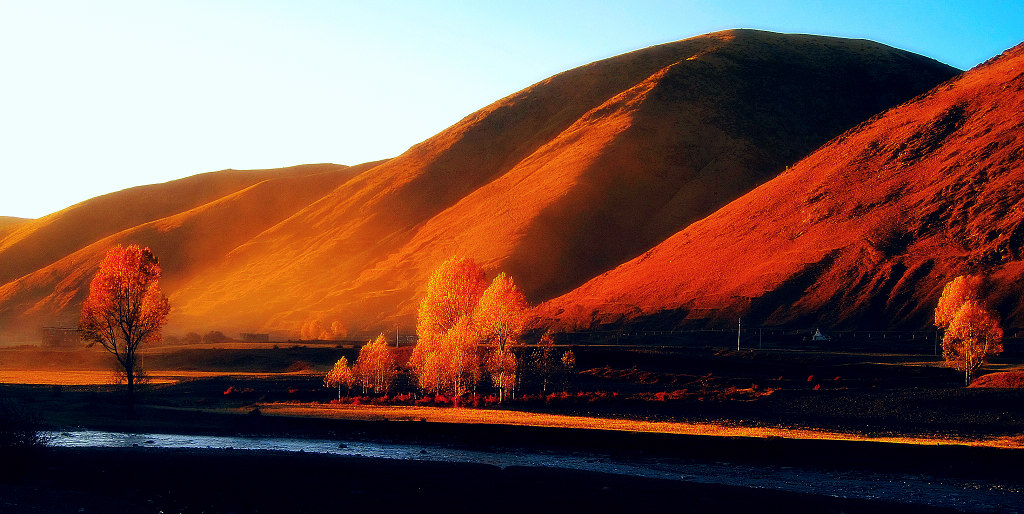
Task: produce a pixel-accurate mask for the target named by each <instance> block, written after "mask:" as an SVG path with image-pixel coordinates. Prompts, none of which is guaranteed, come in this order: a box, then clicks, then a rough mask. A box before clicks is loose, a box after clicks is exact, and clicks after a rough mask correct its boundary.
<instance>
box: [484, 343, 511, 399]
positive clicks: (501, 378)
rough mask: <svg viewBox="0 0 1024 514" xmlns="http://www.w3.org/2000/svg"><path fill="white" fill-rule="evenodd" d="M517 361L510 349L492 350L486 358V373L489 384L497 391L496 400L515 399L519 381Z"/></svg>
mask: <svg viewBox="0 0 1024 514" xmlns="http://www.w3.org/2000/svg"><path fill="white" fill-rule="evenodd" d="M518 371H519V360H518V359H517V358H516V355H515V354H514V353H513V352H512V350H511V348H497V347H496V348H494V349H493V350H491V353H490V354H489V355H488V356H487V372H488V373H489V374H490V376H491V382H492V383H493V384H494V387H495V388H497V389H498V400H499V401H505V398H512V397H515V390H516V383H517V382H518V381H519V374H518Z"/></svg>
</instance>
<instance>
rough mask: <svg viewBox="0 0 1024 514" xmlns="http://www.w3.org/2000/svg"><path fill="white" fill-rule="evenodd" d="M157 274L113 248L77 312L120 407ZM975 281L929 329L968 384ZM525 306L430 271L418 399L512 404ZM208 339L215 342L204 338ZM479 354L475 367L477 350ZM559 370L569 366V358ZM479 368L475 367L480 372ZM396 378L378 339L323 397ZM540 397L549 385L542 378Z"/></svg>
mask: <svg viewBox="0 0 1024 514" xmlns="http://www.w3.org/2000/svg"><path fill="white" fill-rule="evenodd" d="M160 275H161V268H160V265H159V262H158V261H157V258H156V256H154V255H153V253H152V251H150V249H149V248H141V247H139V246H137V245H130V246H127V247H124V246H120V245H118V246H115V247H114V248H111V249H110V250H109V251H108V252H107V254H106V255H105V256H104V258H103V260H102V261H101V262H100V266H99V270H98V271H97V272H96V275H95V276H94V277H93V279H92V281H91V282H90V284H89V295H88V297H87V298H86V300H85V302H84V303H83V304H82V311H81V316H80V319H79V328H80V330H81V332H82V335H83V338H84V339H85V340H87V341H92V342H93V343H99V344H100V345H101V346H102V347H103V348H104V349H106V350H107V351H108V352H110V354H111V355H113V356H114V358H115V359H116V360H117V362H118V364H119V365H120V367H121V368H122V369H124V371H125V378H126V381H127V385H128V388H127V389H128V401H129V405H131V404H132V402H133V398H134V389H135V378H136V374H137V372H138V371H139V363H138V361H137V357H136V354H137V350H138V348H139V347H140V346H141V345H142V344H144V343H154V342H157V341H159V340H160V332H161V328H162V327H163V325H164V323H165V322H166V320H167V315H168V313H169V312H170V310H171V307H170V304H169V302H168V301H167V297H166V296H165V295H164V294H163V292H162V291H161V289H160V286H159V278H160ZM982 284H983V280H982V278H981V277H976V276H960V277H956V278H955V279H953V280H952V281H950V282H949V283H948V284H946V286H945V287H944V288H943V291H942V296H941V298H940V299H939V303H938V306H937V307H936V309H935V325H936V326H937V327H939V328H940V329H943V330H945V335H944V337H943V341H942V346H943V356H944V358H945V361H946V364H947V365H948V366H949V367H951V368H954V369H957V370H959V371H961V372H963V373H964V382H965V384H970V382H971V379H972V378H973V377H974V376H976V374H977V372H978V370H979V369H980V368H981V366H982V365H983V364H984V362H985V360H986V359H987V358H988V357H989V356H991V355H995V354H998V353H1001V352H1002V350H1003V348H1002V337H1003V331H1002V329H1001V328H1000V327H999V319H998V317H997V315H996V314H995V313H994V312H993V311H992V310H991V309H989V308H988V307H987V306H986V305H985V304H984V302H983V301H982V296H981V289H982ZM527 312H528V305H527V302H526V298H525V296H524V295H523V293H522V291H521V290H520V289H519V288H518V287H516V285H515V283H514V281H513V280H512V278H511V277H509V276H508V275H506V274H504V273H501V274H499V275H498V276H497V277H495V278H494V280H493V281H492V282H491V283H490V285H488V284H487V282H486V280H485V278H484V273H483V270H482V269H481V268H480V267H479V266H478V265H477V264H476V263H475V262H473V260H471V259H463V258H456V259H450V260H448V261H445V262H444V263H443V264H441V266H440V267H438V268H437V269H436V270H435V271H434V273H433V274H431V277H430V280H429V282H428V284H427V291H426V295H425V296H424V298H423V300H422V302H421V303H420V306H419V311H418V313H417V320H416V332H417V335H418V336H419V343H418V344H417V345H416V347H415V348H414V349H413V352H412V356H411V358H410V361H409V366H410V368H411V369H412V371H413V373H414V374H415V377H416V380H417V383H418V385H419V387H420V389H422V390H423V391H426V392H435V393H444V394H450V395H455V396H461V395H463V394H466V393H468V392H471V391H475V390H476V387H477V384H478V383H479V382H480V379H481V376H482V371H485V372H486V373H487V374H488V375H489V376H490V379H491V382H492V383H493V384H494V386H495V388H496V389H497V390H498V391H499V394H500V397H501V399H504V398H505V397H506V396H511V395H514V394H515V389H516V387H517V384H518V383H519V375H520V365H521V363H520V362H519V358H518V357H517V356H516V352H515V351H514V348H515V347H517V346H519V345H520V337H521V336H522V333H523V328H524V325H525V322H526V316H527ZM313 321H314V322H313V323H310V324H307V325H308V326H307V327H304V329H306V330H305V332H306V335H307V336H312V334H313V332H320V334H318V336H323V335H325V334H327V333H328V332H331V333H332V334H337V333H340V332H342V331H343V330H344V327H342V326H340V324H338V326H337V327H335V326H333V325H332V327H331V329H330V331H328V330H327V329H326V328H325V327H324V326H323V322H322V321H321V320H318V319H317V320H313ZM211 335H218V334H213V333H211ZM483 347H486V348H487V349H488V351H486V352H485V355H484V357H483V362H481V351H480V350H481V348H483ZM536 355H537V357H536V358H535V359H534V360H535V362H534V364H535V366H536V369H537V370H538V371H539V373H540V374H541V376H542V377H548V376H551V375H552V373H550V371H551V369H552V367H553V366H555V358H554V345H553V343H552V341H551V339H550V337H549V336H546V337H545V339H543V340H542V342H541V344H540V345H539V346H538V352H537V353H536ZM560 361H561V362H560V364H561V366H562V367H563V368H564V367H567V366H572V365H574V362H573V361H574V357H573V356H572V353H571V352H566V353H565V354H563V355H562V357H561V359H560ZM481 364H483V366H481ZM396 372H397V365H396V362H395V356H394V353H393V352H392V350H391V348H390V347H389V346H388V345H387V342H386V340H385V339H384V336H383V334H382V335H381V336H379V337H378V338H377V339H376V340H375V341H372V342H370V343H368V344H367V345H365V346H364V347H363V348H362V349H361V350H360V353H359V357H358V359H357V360H356V363H355V365H354V366H352V367H349V365H348V362H347V360H345V359H342V360H341V361H339V362H338V364H337V365H336V366H335V369H332V370H331V372H330V373H329V374H328V376H327V378H326V379H325V383H326V384H328V385H329V386H330V387H338V388H339V394H340V387H341V385H346V386H349V387H351V385H352V384H353V383H355V382H356V381H358V382H359V383H360V384H361V385H362V387H363V388H364V389H372V390H374V391H376V392H385V391H387V390H388V389H389V388H390V385H391V382H392V380H393V379H394V376H395V374H396ZM542 383H543V388H544V390H545V392H546V389H547V386H548V379H547V378H542Z"/></svg>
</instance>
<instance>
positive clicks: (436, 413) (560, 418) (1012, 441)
mask: <svg viewBox="0 0 1024 514" xmlns="http://www.w3.org/2000/svg"><path fill="white" fill-rule="evenodd" d="M260 409H261V411H262V412H263V413H264V414H268V415H278V416H301V417H322V418H334V419H356V420H384V419H387V420H393V421H409V420H412V421H416V420H423V421H428V422H434V423H467V424H490V425H521V426H536V427H553V428H575V429H584V430H618V431H624V432H649V433H665V434H683V435H702V436H719V437H757V438H770V437H781V438H786V439H817V440H843V441H874V442H885V443H900V444H920V445H940V444H958V445H967V446H990V447H999V448H1024V436H1017V437H989V438H968V437H951V436H936V437H925V436H871V435H864V434H856V433H846V432H836V431H830V430H811V429H804V428H786V427H745V426H736V425H724V424H719V423H681V422H669V421H636V420H627V419H612V418H592V417H584V416H568V415H562V414H544V413H536V412H522V411H509V410H497V409H457V408H443V407H418V406H405V405H399V406H377V405H342V404H317V405H302V404H265V405H261V406H260Z"/></svg>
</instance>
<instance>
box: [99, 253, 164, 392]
mask: <svg viewBox="0 0 1024 514" xmlns="http://www.w3.org/2000/svg"><path fill="white" fill-rule="evenodd" d="M160 274H161V269H160V264H159V262H158V261H157V258H156V256H154V255H153V252H152V251H150V249H149V248H141V247H139V246H137V245H130V246H127V247H124V246H121V245H118V246H115V247H113V248H111V249H110V250H109V251H107V254H106V256H105V257H104V258H103V260H102V261H101V262H100V265H99V270H98V271H97V272H96V275H95V276H94V277H93V279H92V282H91V283H90V284H89V296H88V297H87V298H86V299H85V302H84V303H83V304H82V313H81V317H80V319H79V329H80V330H81V331H82V338H83V339H85V340H87V341H92V342H95V343H99V344H100V345H101V346H103V348H104V349H106V350H107V351H108V352H110V353H111V354H112V355H113V356H114V357H115V358H116V359H117V362H118V363H119V365H120V366H121V368H122V369H124V372H125V377H126V380H127V384H128V401H129V404H131V403H132V402H133V401H134V391H135V378H136V373H137V372H138V371H139V365H138V361H137V359H136V351H137V350H138V348H139V346H140V345H142V344H144V343H147V342H157V341H159V340H160V330H161V328H162V327H163V325H164V323H166V321H167V314H168V313H170V311H171V307H170V303H169V302H168V301H167V297H165V296H164V294H163V292H162V291H161V290H160V285H159V279H160Z"/></svg>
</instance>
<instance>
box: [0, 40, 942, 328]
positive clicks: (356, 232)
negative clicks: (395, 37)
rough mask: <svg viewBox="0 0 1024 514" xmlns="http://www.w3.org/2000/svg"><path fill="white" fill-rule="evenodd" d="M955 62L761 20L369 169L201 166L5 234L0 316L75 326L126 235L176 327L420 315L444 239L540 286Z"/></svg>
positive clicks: (614, 259) (730, 189)
mask: <svg viewBox="0 0 1024 514" xmlns="http://www.w3.org/2000/svg"><path fill="white" fill-rule="evenodd" d="M956 73H957V70H955V69H953V68H950V67H948V66H945V65H943V64H941V63H938V62H936V61H933V60H931V59H927V58H924V57H921V56H918V55H915V54H911V53H909V52H905V51H901V50H897V49H893V48H890V47H887V46H884V45H881V44H877V43H873V42H870V41H864V40H849V39H839V38H829V37H822V36H809V35H786V34H775V33H769V32H760V31H751V30H733V31H725V32H719V33H714V34H709V35H705V36H699V37H695V38H691V39H687V40H683V41H678V42H675V43H669V44H665V45H660V46H655V47H651V48H646V49H643V50H638V51H636V52H631V53H628V54H624V55H620V56H617V57H613V58H610V59H606V60H603V61H599V62H595V63H592V64H589V65H586V66H582V67H580V68H576V69H573V70H570V71H567V72H564V73H561V74H559V75H556V76H554V77H551V78H549V79H547V80H544V81H542V82H539V83H537V84H535V85H533V86H530V87H528V88H526V89H524V90H522V91H520V92H518V93H515V94H513V95H511V96H508V97H506V98H504V99H501V100H499V101H497V102H495V103H494V104H492V105H490V106H487V107H485V108H483V109H481V110H480V111H477V112H475V113H473V114H471V115H469V116H467V117H466V118H464V119H463V120H462V121H460V122H459V123H457V124H455V125H454V126H452V127H451V128H449V129H447V130H445V131H443V132H441V133H440V134H438V135H436V136H434V137H432V138H430V139H428V140H427V141H424V142H423V143H420V144H418V145H415V146H414V147H412V148H410V149H409V150H408V151H407V152H405V153H404V154H403V155H401V156H399V157H397V158H395V159H392V160H390V161H387V162H385V163H383V164H380V165H378V166H376V167H372V169H369V170H367V171H364V172H362V173H360V174H357V175H356V174H354V173H348V172H347V171H346V170H345V169H337V168H330V170H331V171H328V169H326V168H323V167H321V168H315V169H300V170H293V171H292V172H291V173H289V174H287V177H285V176H284V175H285V174H284V173H281V172H276V173H275V172H268V173H264V174H260V175H259V177H257V176H255V175H253V176H249V175H246V176H244V177H242V176H236V175H231V178H232V180H231V181H228V180H227V175H224V174H221V175H215V176H209V177H207V176H200V177H195V178H193V179H186V180H185V181H177V182H174V183H170V184H166V185H161V186H150V187H149V188H145V189H139V190H128V191H123V192H120V193H115V194H112V195H108V196H107V197H101V198H98V199H94V200H91V201H89V202H85V203H83V204H80V205H78V206H75V207H72V208H69V209H68V210H65V211H62V212H60V213H55V214H53V215H50V216H47V217H45V218H42V219H40V220H36V221H34V222H31V223H28V224H25V225H23V226H21V227H20V229H19V230H17V231H15V232H14V233H12V234H10V235H9V236H7V237H5V238H4V239H2V240H0V262H2V263H3V264H2V265H0V268H3V269H2V270H0V277H3V278H0V283H3V282H6V284H5V285H0V319H3V320H5V321H4V322H3V323H4V326H0V331H3V330H4V329H7V330H10V328H11V327H10V326H9V325H10V324H13V323H14V322H15V321H18V320H20V321H22V322H23V323H22V325H23V326H25V327H28V328H31V329H36V327H38V326H39V325H46V324H50V325H52V324H57V323H58V322H65V323H73V322H74V320H75V319H76V317H77V314H76V313H77V310H78V306H79V304H80V302H81V300H82V297H83V295H84V286H85V285H86V284H87V283H88V279H89V277H90V276H91V274H92V273H93V271H94V269H95V268H94V267H95V263H96V262H97V261H98V259H99V256H100V255H101V253H102V252H103V250H104V249H105V248H106V247H107V246H109V245H111V244H114V243H121V242H135V243H140V244H144V245H148V246H151V247H152V248H153V250H154V251H155V253H156V254H157V255H158V256H159V257H160V259H161V262H162V263H163V265H164V279H163V287H164V289H165V290H166V291H167V292H168V294H169V296H170V300H171V304H172V306H173V310H172V313H171V318H170V327H169V331H170V332H172V333H174V332H180V331H183V330H197V331H200V332H203V331H205V330H210V329H217V330H224V331H229V332H231V331H267V330H276V329H284V330H295V331H297V329H298V328H299V327H300V326H301V325H302V324H303V323H304V322H306V321H308V320H309V319H311V318H314V317H322V318H324V319H325V321H326V322H327V323H328V324H329V323H330V322H332V321H343V322H345V323H346V324H347V325H348V326H349V327H350V330H352V331H359V330H379V329H381V328H384V327H387V329H388V330H389V331H390V330H392V328H393V327H394V324H395V322H400V323H401V324H402V325H403V326H405V327H408V328H411V326H410V325H411V323H410V320H411V317H412V314H413V313H414V311H415V307H416V304H417V300H418V295H419V293H420V292H421V291H422V289H423V288H424V286H425V283H426V277H427V276H428V274H429V272H430V271H431V270H432V269H433V268H434V267H435V266H436V265H437V264H438V263H439V262H441V261H442V260H443V259H446V258H449V257H451V256H453V255H464V256H469V257H472V258H474V259H476V260H477V261H478V262H480V263H481V264H482V265H483V266H484V267H485V269H486V270H487V271H488V272H491V273H496V272H497V271H499V270H504V271H507V272H511V273H512V274H513V276H514V277H515V278H516V280H517V283H518V284H520V285H521V286H522V287H523V288H524V290H525V291H526V293H527V295H528V296H529V297H530V299H531V300H532V301H534V302H536V301H540V300H544V299H547V298H550V297H552V296H554V295H556V294H560V293H563V292H565V291H568V290H570V289H572V288H574V287H576V286H578V285H580V284H582V283H583V282H585V281H586V280H588V279H590V278H592V277H593V276H595V275H597V274H599V273H601V272H604V271H606V270H608V269H610V268H612V267H614V266H616V265H618V264H620V263H622V262H623V261H625V260H627V259H629V258H632V257H634V256H636V255H638V254H640V253H641V252H643V251H645V250H647V249H649V248H651V247H652V246H653V245H655V244H657V243H658V242H660V241H661V240H663V239H664V238H666V237H668V236H670V235H671V234H673V233H674V232H676V231H678V230H680V229H681V228H683V227H685V226H687V225H688V224H690V223H692V222H693V221H695V220H698V219H700V218H702V217H704V216H707V215H708V214H710V213H712V212H714V211H715V210H716V209H718V208H719V207H721V206H722V205H725V204H726V203H728V202H729V201H731V200H733V199H735V198H737V197H738V196H740V195H742V194H743V193H745V192H747V191H749V190H750V189H751V188H753V187H755V186H757V185H758V184H760V183H762V182H764V181H766V180H768V179H770V178H772V177H773V176H775V175H776V174H777V173H779V172H780V171H782V170H783V169H785V167H786V166H787V165H790V164H792V163H794V162H795V161H797V160H798V159H799V158H800V157H801V156H803V155H806V154H807V153H808V152H810V151H811V150H813V149H814V148H816V147H817V146H819V145H821V144H822V143H824V142H826V141H827V140H828V139H829V138H831V137H833V136H835V135H837V134H839V133H840V132H842V131H843V130H845V129H847V128H849V127H850V126H852V125H854V124H856V123H858V122H860V121H862V120H863V119H865V118H867V117H869V116H871V115H873V114H875V113H877V112H879V111H881V110H883V109H885V108H887V107H890V106H892V105H895V104H897V103H899V102H902V101H905V100H906V99H908V98H910V97H912V96H914V95H916V94H919V93H921V92H924V91H926V90H927V89H928V88H931V87H933V86H934V85H935V84H937V83H939V82H941V81H943V80H946V79H948V78H949V77H951V76H953V75H954V74H956ZM250 175H252V174H250ZM352 175H354V176H352ZM271 177H273V178H271ZM349 177H351V178H349ZM265 179H266V180H267V181H265V182H260V180H265ZM203 181H212V182H213V184H211V185H204V184H205V183H204V182H203ZM268 206H269V207H268Z"/></svg>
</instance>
